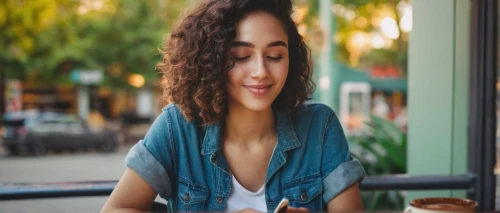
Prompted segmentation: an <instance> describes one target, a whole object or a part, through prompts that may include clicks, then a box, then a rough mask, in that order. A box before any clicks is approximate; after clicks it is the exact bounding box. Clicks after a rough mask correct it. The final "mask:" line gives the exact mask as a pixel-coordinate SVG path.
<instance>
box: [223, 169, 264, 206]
mask: <svg viewBox="0 0 500 213" xmlns="http://www.w3.org/2000/svg"><path fill="white" fill-rule="evenodd" d="M231 185H232V190H231V194H229V198H228V199H227V208H226V210H227V212H234V211H237V210H240V209H245V208H251V209H255V210H257V211H259V212H267V205H266V196H265V194H266V185H265V184H264V185H263V186H262V187H260V189H259V190H258V191H256V192H251V191H248V190H247V189H245V187H243V186H242V185H241V184H240V183H238V181H237V180H236V178H234V176H233V180H232V184H231Z"/></svg>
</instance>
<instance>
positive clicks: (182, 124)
mask: <svg viewBox="0 0 500 213" xmlns="http://www.w3.org/2000/svg"><path fill="white" fill-rule="evenodd" d="M160 116H161V117H163V118H164V119H165V121H166V122H167V128H166V130H167V131H169V134H172V135H173V136H174V138H175V135H179V134H185V133H187V132H192V131H197V130H198V129H199V128H198V127H199V125H198V122H197V121H195V120H193V121H188V120H187V119H186V118H185V117H184V115H183V114H182V111H181V109H180V108H179V107H178V106H177V105H176V104H174V103H171V104H168V105H167V106H165V107H163V109H162V114H161V115H160Z"/></svg>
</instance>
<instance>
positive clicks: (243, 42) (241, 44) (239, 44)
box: [231, 41, 288, 48]
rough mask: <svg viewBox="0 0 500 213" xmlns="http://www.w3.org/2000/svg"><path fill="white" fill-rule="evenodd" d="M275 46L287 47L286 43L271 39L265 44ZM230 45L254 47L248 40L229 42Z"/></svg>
mask: <svg viewBox="0 0 500 213" xmlns="http://www.w3.org/2000/svg"><path fill="white" fill-rule="evenodd" d="M277 46H283V47H288V46H287V45H286V43H285V42H283V41H273V42H271V43H269V44H268V45H267V47H277ZM231 47H252V48H255V45H253V44H252V43H250V42H246V41H234V42H232V43H231Z"/></svg>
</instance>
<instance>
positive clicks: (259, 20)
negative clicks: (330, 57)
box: [102, 0, 364, 212]
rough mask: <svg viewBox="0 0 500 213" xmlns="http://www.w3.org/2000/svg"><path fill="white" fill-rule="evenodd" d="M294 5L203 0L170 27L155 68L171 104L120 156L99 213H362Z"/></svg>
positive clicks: (351, 166)
mask: <svg viewBox="0 0 500 213" xmlns="http://www.w3.org/2000/svg"><path fill="white" fill-rule="evenodd" d="M291 13H292V4H291V1H290V0H203V1H201V2H200V4H198V5H197V6H195V8H194V10H192V11H191V12H190V13H188V14H187V16H186V17H185V18H184V19H182V21H181V22H180V23H179V24H178V25H177V27H175V28H173V30H172V33H171V35H170V38H169V39H168V40H167V42H166V44H165V46H164V47H163V59H162V62H161V63H159V65H158V69H159V70H160V71H161V72H162V73H163V74H164V75H165V77H166V78H167V79H168V85H167V87H166V88H165V96H166V98H168V100H169V101H170V102H171V104H169V105H168V106H166V107H165V108H164V109H163V112H162V114H161V115H160V116H159V117H158V118H157V119H156V121H155V122H154V123H153V125H152V126H151V128H150V130H149V132H148V133H147V135H146V136H145V138H144V140H142V141H140V142H139V143H138V144H136V145H135V146H134V147H133V148H132V149H131V150H130V152H129V154H128V156H127V157H126V159H125V163H126V165H127V167H128V168H127V170H126V171H125V174H124V175H123V177H122V178H121V179H120V181H119V183H118V185H117V186H116V189H115V190H114V191H113V193H112V194H111V196H110V198H109V200H108V201H107V202H106V204H105V206H104V208H103V210H102V212H140V211H147V210H148V209H149V207H150V206H151V204H152V202H153V201H154V199H155V197H156V196H157V194H159V195H160V196H161V197H162V198H164V199H166V200H168V205H169V208H170V210H172V211H230V212H232V211H238V210H244V211H260V212H272V211H274V210H275V208H276V206H277V205H278V203H279V202H280V201H281V200H282V199H283V198H287V199H288V200H289V201H290V207H289V208H288V211H291V212H293V211H298V212H301V211H323V210H328V212H342V211H362V210H363V205H362V202H361V198H360V193H359V189H358V182H359V181H361V179H362V178H363V176H364V170H363V168H362V167H361V165H360V164H359V162H358V161H357V160H352V158H351V156H350V153H349V147H348V145H347V141H346V138H345V136H344V133H343V130H342V127H341V125H340V123H339V121H338V119H337V117H336V115H335V113H334V112H333V111H332V110H331V109H330V108H329V107H327V106H325V105H322V104H304V102H305V101H306V100H307V99H309V97H310V95H311V93H312V91H313V89H314V84H313V83H312V81H311V72H312V69H311V67H310V66H309V51H308V49H307V47H306V46H305V44H304V41H303V39H302V37H301V36H300V35H299V34H298V32H297V27H296V25H295V23H294V22H293V21H292V19H291V18H290V15H291Z"/></svg>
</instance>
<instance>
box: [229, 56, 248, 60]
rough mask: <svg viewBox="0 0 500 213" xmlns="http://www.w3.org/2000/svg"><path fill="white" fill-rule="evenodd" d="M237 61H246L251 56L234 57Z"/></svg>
mask: <svg viewBox="0 0 500 213" xmlns="http://www.w3.org/2000/svg"><path fill="white" fill-rule="evenodd" d="M233 58H234V60H235V61H244V60H245V59H247V58H250V56H243V57H238V56H233Z"/></svg>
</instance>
